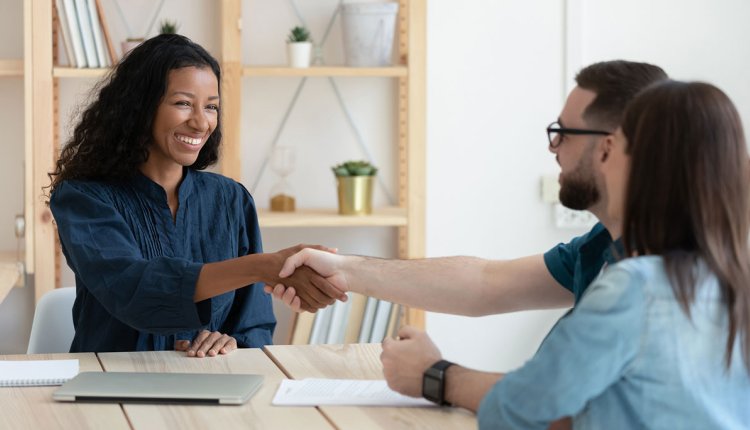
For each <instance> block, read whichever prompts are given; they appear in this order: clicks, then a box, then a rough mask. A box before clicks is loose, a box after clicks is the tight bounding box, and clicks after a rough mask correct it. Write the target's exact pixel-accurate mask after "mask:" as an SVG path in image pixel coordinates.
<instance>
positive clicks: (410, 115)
mask: <svg viewBox="0 0 750 430" xmlns="http://www.w3.org/2000/svg"><path fill="white" fill-rule="evenodd" d="M53 4H54V1H53V0H26V1H25V2H24V7H25V10H24V15H25V18H24V19H25V36H24V37H25V41H26V44H25V46H26V52H25V54H26V68H27V70H28V72H27V73H29V78H30V79H27V85H26V106H27V113H28V115H27V119H26V150H27V155H28V157H27V169H26V170H27V193H26V202H27V203H26V204H27V212H26V213H27V215H26V218H27V220H26V221H27V231H28V232H29V234H27V246H26V249H27V268H28V270H29V272H30V273H33V275H34V279H35V285H36V297H37V300H38V299H39V297H41V296H42V295H43V294H44V293H45V292H47V291H49V290H50V289H52V288H55V287H56V286H59V261H60V257H59V245H58V244H57V243H56V232H55V230H54V227H53V225H52V216H51V214H50V212H49V209H48V208H47V207H46V205H45V204H44V200H43V199H42V198H41V197H40V196H41V190H42V187H43V186H46V185H47V184H48V182H49V179H48V177H47V172H49V171H50V170H51V169H52V166H53V163H54V160H55V157H56V154H57V153H58V147H59V138H58V136H57V124H58V120H59V118H58V106H57V83H58V80H59V79H63V78H99V77H102V76H104V75H105V74H106V73H107V72H108V70H107V69H76V68H70V67H62V66H57V65H56V64H55V63H56V61H55V52H56V49H55V47H54V45H55V40H56V38H55V37H54V35H55V31H54V26H53ZM241 5H242V2H241V0H218V1H217V6H218V7H219V19H220V21H221V22H220V25H219V28H220V31H221V35H220V36H221V37H220V52H218V53H214V54H216V55H217V57H218V58H219V60H220V63H221V67H222V87H223V92H222V107H223V109H222V110H223V112H224V114H223V115H224V116H223V118H222V120H223V127H224V128H223V132H224V142H223V144H224V150H223V159H222V161H221V165H220V172H221V173H222V174H224V175H226V176H228V177H231V178H233V179H235V180H240V172H241V167H242V166H241V164H240V163H241V159H242V158H241V156H240V154H241V145H242V144H241V142H242V140H241V136H240V129H241V127H240V125H241V123H240V121H241V108H242V102H243V101H242V100H241V94H242V91H241V89H242V81H243V79H244V78H246V77H250V78H252V77H351V78H357V77H382V78H390V79H397V80H398V89H397V91H398V97H397V99H398V102H397V106H395V107H394V109H397V112H398V133H397V136H398V138H397V141H396V142H394V145H397V146H398V154H399V156H398V163H399V165H398V178H399V182H398V207H390V208H380V209H377V210H376V211H375V213H374V214H372V215H371V216H365V217H350V216H339V215H337V214H336V211H335V209H328V210H326V209H320V210H315V209H302V210H298V211H297V212H295V213H292V214H281V213H271V212H265V211H261V212H260V214H259V217H260V224H261V227H274V228H281V227H325V228H336V227H372V226H391V227H394V228H398V231H399V249H398V255H399V257H400V258H421V257H424V212H425V203H424V196H425V166H424V163H425V50H426V49H425V30H426V26H425V19H426V0H400V1H399V16H398V21H397V33H398V48H397V49H398V58H399V60H398V64H397V65H395V66H392V67H374V68H352V67H346V66H319V67H318V66H315V67H310V68H307V69H293V68H289V67H284V66H248V65H244V64H242V40H243V36H242V23H241V19H240V18H238V17H241V16H242V13H241V12H242V11H241ZM246 31H251V30H249V29H246ZM5 63H6V62H0V74H2V73H6V71H8V72H7V73H11V72H10V71H11V70H16V69H17V67H18V64H15V63H14V64H11V63H10V62H7V63H8V64H5ZM405 318H406V322H408V323H409V324H412V325H416V326H420V327H424V313H423V312H422V311H420V310H416V309H411V310H409V312H407V313H406V315H405Z"/></svg>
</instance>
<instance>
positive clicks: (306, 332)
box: [292, 312, 315, 345]
mask: <svg viewBox="0 0 750 430" xmlns="http://www.w3.org/2000/svg"><path fill="white" fill-rule="evenodd" d="M313 322H315V314H313V313H310V312H302V313H298V314H296V316H295V318H294V331H293V332H292V345H307V344H308V343H309V342H310V333H311V332H312V328H313Z"/></svg>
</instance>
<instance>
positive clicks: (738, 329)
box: [622, 81, 750, 369]
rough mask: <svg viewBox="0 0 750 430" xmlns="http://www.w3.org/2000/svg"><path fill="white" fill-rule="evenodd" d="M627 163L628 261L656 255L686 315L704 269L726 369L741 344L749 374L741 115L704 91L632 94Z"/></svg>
mask: <svg viewBox="0 0 750 430" xmlns="http://www.w3.org/2000/svg"><path fill="white" fill-rule="evenodd" d="M622 130H623V132H624V134H625V136H626V138H627V139H628V148H627V153H628V154H630V156H631V170H630V178H629V180H628V187H627V193H626V197H625V216H624V219H623V236H622V237H623V245H624V247H625V252H626V255H633V254H637V255H646V254H653V255H661V256H663V258H664V262H665V268H666V271H667V274H668V276H669V278H670V282H671V284H672V289H673V290H674V292H675V295H676V296H677V298H678V300H679V301H680V304H681V305H682V308H683V309H684V310H685V312H686V313H687V314H688V315H690V307H689V306H690V303H691V302H692V301H693V300H694V298H695V287H696V283H697V281H698V279H696V277H697V276H698V274H697V272H696V268H695V267H696V266H695V264H696V262H697V261H699V260H703V261H705V263H706V264H707V265H708V267H709V268H710V269H711V271H712V272H713V273H714V274H715V275H716V277H717V278H718V280H719V284H720V288H721V294H722V299H723V302H724V305H725V306H726V310H727V315H728V317H729V334H728V336H727V344H726V364H727V366H729V364H730V363H731V359H732V352H733V346H734V344H735V339H736V338H737V337H738V336H739V338H740V345H741V351H742V356H743V358H744V362H745V365H746V367H747V368H748V369H750V252H749V251H748V235H750V189H749V187H748V181H749V180H750V166H748V163H749V162H750V159H749V158H748V153H747V148H746V146H745V137H744V134H743V131H742V123H741V121H740V117H739V114H738V113H737V110H736V109H735V107H734V105H733V104H732V102H731V100H729V97H727V95H726V94H724V93H723V92H722V91H721V90H719V89H718V88H716V87H714V86H713V85H710V84H706V83H701V82H690V83H685V82H676V81H665V82H662V83H659V84H656V85H654V86H652V87H650V88H648V89H646V90H644V91H643V92H642V93H641V94H639V95H638V96H637V97H636V98H635V99H634V100H633V101H632V103H630V105H629V106H628V109H627V110H626V112H625V117H624V120H623V123H622Z"/></svg>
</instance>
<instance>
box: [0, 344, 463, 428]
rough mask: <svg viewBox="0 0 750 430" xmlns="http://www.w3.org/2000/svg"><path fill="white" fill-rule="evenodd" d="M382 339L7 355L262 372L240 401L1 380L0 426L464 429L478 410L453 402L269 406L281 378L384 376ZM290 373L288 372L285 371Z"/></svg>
mask: <svg viewBox="0 0 750 430" xmlns="http://www.w3.org/2000/svg"><path fill="white" fill-rule="evenodd" d="M380 351H381V348H380V344H358V345H315V346H312V345H294V346H291V345H285V346H270V347H268V348H267V349H265V350H260V349H240V350H237V351H234V352H232V353H231V354H229V355H226V356H218V357H209V358H190V357H187V356H185V353H183V352H175V351H160V352H117V353H99V354H97V355H98V360H97V355H94V354H40V355H6V356H0V360H45V359H50V360H51V359H57V360H59V359H70V358H77V359H78V360H79V361H80V370H81V371H82V372H85V371H106V372H196V373H254V374H260V375H264V376H265V381H264V383H263V386H262V387H261V388H260V390H259V391H258V392H257V393H256V394H255V395H254V396H253V397H252V398H251V399H250V400H249V401H248V402H247V403H245V404H243V405H236V406H235V405H180V404H122V405H120V404H109V403H84V402H82V403H66V402H56V401H54V400H52V392H53V391H55V390H56V389H57V387H0V429H29V428H33V429H36V428H39V429H87V428H90V429H105V430H119V429H135V430H142V429H180V430H183V429H199V430H205V429H214V428H215V429H222V430H226V429H234V428H261V429H332V428H337V429H342V430H346V429H405V428H409V429H420V428H423V429H440V428H450V429H462V428H472V429H474V428H476V427H477V422H476V418H475V417H474V415H473V414H471V413H470V412H468V411H465V410H462V409H456V408H437V407H423V408H392V407H359V406H323V407H318V408H315V407H305V406H301V407H281V406H272V405H271V399H272V398H273V396H274V394H275V393H276V390H277V389H278V387H279V383H280V382H281V380H282V379H284V378H286V377H289V378H294V379H302V378H310V377H316V378H342V379H382V378H383V371H382V366H381V364H380ZM285 375H286V376H285Z"/></svg>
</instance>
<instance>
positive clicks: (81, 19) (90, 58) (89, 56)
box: [74, 0, 99, 68]
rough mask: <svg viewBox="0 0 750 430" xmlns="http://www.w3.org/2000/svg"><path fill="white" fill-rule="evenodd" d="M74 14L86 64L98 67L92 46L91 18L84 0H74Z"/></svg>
mask: <svg viewBox="0 0 750 430" xmlns="http://www.w3.org/2000/svg"><path fill="white" fill-rule="evenodd" d="M74 3H75V10H76V15H77V16H78V30H79V31H80V33H81V41H82V42H83V53H84V54H85V55H86V64H88V66H89V67H93V68H96V67H99V59H98V58H97V57H96V47H95V46H94V33H93V30H92V28H91V18H90V17H89V13H88V5H87V3H86V0H74Z"/></svg>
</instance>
